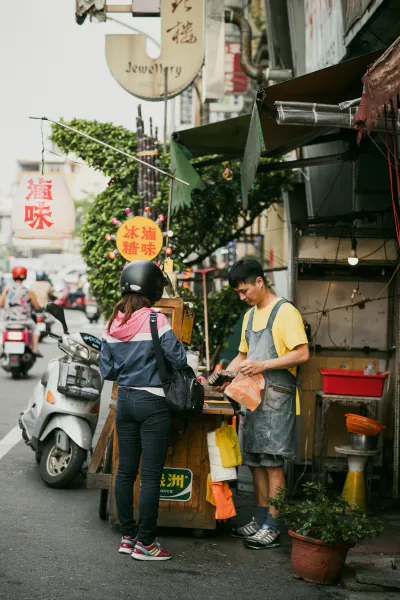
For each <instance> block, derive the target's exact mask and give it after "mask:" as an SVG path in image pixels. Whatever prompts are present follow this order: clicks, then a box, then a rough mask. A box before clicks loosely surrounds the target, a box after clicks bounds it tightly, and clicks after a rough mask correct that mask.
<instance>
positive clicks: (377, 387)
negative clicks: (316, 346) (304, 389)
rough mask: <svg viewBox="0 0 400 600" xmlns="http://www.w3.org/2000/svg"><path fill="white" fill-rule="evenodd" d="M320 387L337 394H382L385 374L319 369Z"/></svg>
mask: <svg viewBox="0 0 400 600" xmlns="http://www.w3.org/2000/svg"><path fill="white" fill-rule="evenodd" d="M319 371H320V373H321V387H322V389H323V390H324V392H325V393H326V394H336V395H338V396H347V395H349V396H373V397H379V396H382V394H383V386H384V384H385V379H386V375H383V374H382V373H380V372H379V371H378V372H377V373H376V374H375V375H364V371H355V370H351V369H320V370H319Z"/></svg>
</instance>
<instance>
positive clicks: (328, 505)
mask: <svg viewBox="0 0 400 600" xmlns="http://www.w3.org/2000/svg"><path fill="white" fill-rule="evenodd" d="M303 489H304V491H305V495H306V499H305V500H304V501H303V502H301V503H300V504H289V503H288V502H286V500H285V492H284V491H283V490H281V491H279V493H278V494H277V496H276V498H270V499H269V504H270V506H273V507H274V508H276V509H277V510H279V513H280V516H279V518H280V519H282V520H284V521H285V522H286V523H287V524H288V525H289V527H291V528H292V529H294V530H295V531H296V533H299V534H300V535H305V536H308V537H312V538H314V539H317V540H322V541H323V542H326V543H327V544H330V545H332V546H333V545H334V544H343V543H344V544H358V543H360V542H361V541H362V540H363V539H365V538H370V537H374V536H378V535H381V533H382V532H383V522H382V521H381V519H378V518H371V517H368V516H367V515H366V514H365V513H364V512H363V511H362V510H359V509H358V508H355V507H351V506H350V504H349V503H348V502H347V501H346V500H344V499H343V498H341V497H338V498H335V500H332V499H331V498H328V496H327V494H326V489H325V487H324V486H323V485H322V484H320V483H311V482H309V483H305V484H304V485H303Z"/></svg>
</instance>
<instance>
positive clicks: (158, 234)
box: [117, 217, 163, 262]
mask: <svg viewBox="0 0 400 600" xmlns="http://www.w3.org/2000/svg"><path fill="white" fill-rule="evenodd" d="M162 245H163V235H162V231H161V229H160V228H159V226H158V225H156V224H155V223H154V221H152V220H151V219H146V218H145V217H133V218H132V219H128V221H125V223H123V224H122V225H121V227H120V228H119V229H118V231H117V248H118V250H119V252H120V253H121V254H122V256H123V257H124V258H125V259H126V260H128V261H129V262H132V261H134V260H153V259H154V258H156V256H158V254H159V253H160V250H161V248H162Z"/></svg>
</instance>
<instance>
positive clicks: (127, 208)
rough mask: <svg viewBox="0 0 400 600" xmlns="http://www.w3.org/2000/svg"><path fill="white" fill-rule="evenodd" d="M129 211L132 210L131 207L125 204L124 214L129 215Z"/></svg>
mask: <svg viewBox="0 0 400 600" xmlns="http://www.w3.org/2000/svg"><path fill="white" fill-rule="evenodd" d="M131 212H132V209H131V208H130V207H129V206H127V207H126V209H125V214H126V215H130V214H131Z"/></svg>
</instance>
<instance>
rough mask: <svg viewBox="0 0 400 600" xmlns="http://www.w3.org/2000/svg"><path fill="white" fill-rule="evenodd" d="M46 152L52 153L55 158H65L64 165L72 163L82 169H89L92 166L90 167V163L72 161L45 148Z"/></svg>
mask: <svg viewBox="0 0 400 600" xmlns="http://www.w3.org/2000/svg"><path fill="white" fill-rule="evenodd" d="M45 151H46V152H50V154H54V156H58V158H63V159H64V163H66V162H70V163H73V164H74V165H81V166H82V167H89V166H90V165H88V163H85V162H77V161H76V160H71V159H70V158H67V157H66V156H62V155H61V154H57V152H53V150H49V149H48V148H45Z"/></svg>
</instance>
